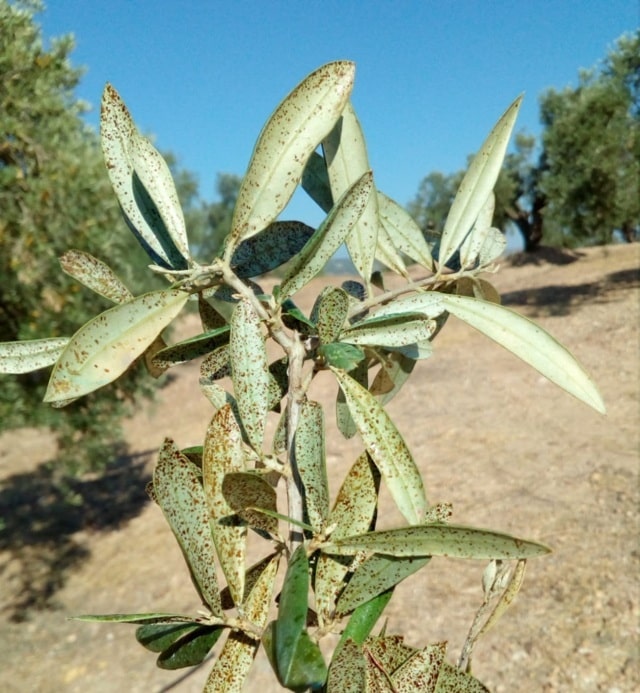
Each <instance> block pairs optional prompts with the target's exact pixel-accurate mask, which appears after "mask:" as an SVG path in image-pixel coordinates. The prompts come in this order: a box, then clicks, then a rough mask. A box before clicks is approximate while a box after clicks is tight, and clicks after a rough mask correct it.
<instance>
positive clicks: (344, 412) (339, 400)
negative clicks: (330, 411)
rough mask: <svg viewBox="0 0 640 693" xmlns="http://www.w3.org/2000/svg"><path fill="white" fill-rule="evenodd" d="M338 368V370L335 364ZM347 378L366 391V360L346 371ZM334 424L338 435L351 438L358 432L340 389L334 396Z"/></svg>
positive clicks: (367, 377)
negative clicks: (338, 431)
mask: <svg viewBox="0 0 640 693" xmlns="http://www.w3.org/2000/svg"><path fill="white" fill-rule="evenodd" d="M332 365H336V366H337V367H338V368H340V366H339V365H337V364H332ZM347 373H349V376H350V377H351V378H353V379H354V380H355V381H356V382H358V383H360V385H362V387H364V388H365V389H367V388H368V387H369V364H368V362H367V360H366V359H363V360H362V361H360V362H359V363H358V364H356V366H355V367H354V368H352V369H351V370H347ZM336 424H337V426H338V429H339V430H340V433H342V435H343V436H344V437H345V438H347V440H348V439H349V438H353V436H354V435H355V434H356V433H357V432H358V427H357V426H356V423H355V421H354V420H353V417H352V416H351V410H350V409H349V405H348V404H347V400H346V399H345V396H344V392H343V391H342V388H338V392H337V394H336Z"/></svg>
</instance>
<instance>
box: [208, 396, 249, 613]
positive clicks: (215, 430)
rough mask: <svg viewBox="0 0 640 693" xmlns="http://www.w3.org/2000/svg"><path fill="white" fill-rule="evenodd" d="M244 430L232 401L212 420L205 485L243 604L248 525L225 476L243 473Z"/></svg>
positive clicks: (220, 549)
mask: <svg viewBox="0 0 640 693" xmlns="http://www.w3.org/2000/svg"><path fill="white" fill-rule="evenodd" d="M244 470H245V456H244V450H243V447H242V433H241V431H240V426H239V425H238V422H237V421H236V417H235V416H234V414H233V411H232V409H231V406H230V405H229V404H227V405H225V406H224V407H222V409H219V410H218V411H217V412H216V413H215V414H214V415H213V418H212V419H211V422H210V424H209V427H208V428H207V433H206V436H205V439H204V449H203V452H202V486H203V489H204V493H205V497H206V499H207V507H208V508H209V517H210V523H211V533H212V534H213V541H214V543H215V546H216V551H217V553H218V558H219V559H220V565H221V567H222V571H223V572H224V575H225V577H226V579H227V585H228V587H229V590H230V592H231V597H232V598H233V601H234V604H236V605H240V604H242V599H243V596H244V574H245V556H246V539H247V526H246V524H245V523H244V522H243V520H242V519H241V518H240V517H239V516H238V515H236V513H235V510H234V508H232V507H231V505H230V504H229V503H228V502H227V499H226V498H225V496H224V493H223V482H224V478H225V475H226V474H227V473H229V472H243V471H244Z"/></svg>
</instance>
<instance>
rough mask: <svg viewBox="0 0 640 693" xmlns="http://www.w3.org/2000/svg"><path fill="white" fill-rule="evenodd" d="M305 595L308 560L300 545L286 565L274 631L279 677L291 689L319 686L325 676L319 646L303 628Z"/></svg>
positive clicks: (306, 605)
mask: <svg viewBox="0 0 640 693" xmlns="http://www.w3.org/2000/svg"><path fill="white" fill-rule="evenodd" d="M308 599H309V560H308V558H307V553H306V548H305V547H304V546H299V547H298V548H297V549H296V550H295V551H294V553H293V556H292V557H291V559H290V561H289V565H288V567H287V572H286V575H285V577H284V582H283V584H282V591H281V592H280V604H279V606H278V619H277V620H276V622H275V626H274V631H273V651H274V653H275V661H276V667H277V674H278V678H279V680H280V682H281V683H282V685H283V686H285V687H286V688H289V689H291V690H294V691H306V690H307V689H308V688H318V687H319V686H321V685H322V684H323V683H324V681H325V679H326V677H327V667H326V664H325V663H324V659H323V657H322V653H321V652H320V648H319V647H318V645H317V644H316V643H315V642H313V641H312V640H311V638H310V637H309V634H308V633H307V630H306V625H307V612H308Z"/></svg>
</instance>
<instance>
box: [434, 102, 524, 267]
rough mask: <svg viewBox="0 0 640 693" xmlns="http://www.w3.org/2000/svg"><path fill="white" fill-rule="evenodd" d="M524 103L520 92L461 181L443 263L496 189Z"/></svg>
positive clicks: (448, 223) (448, 225)
mask: <svg viewBox="0 0 640 693" xmlns="http://www.w3.org/2000/svg"><path fill="white" fill-rule="evenodd" d="M521 103H522V97H521V96H519V97H518V98H517V99H516V100H515V101H514V102H513V103H512V104H511V105H510V106H509V108H508V109H507V110H506V111H505V113H504V115H503V116H502V117H501V118H500V120H499V121H498V122H497V124H496V125H495V127H494V128H493V130H492V131H491V132H490V134H489V136H488V137H487V139H486V140H485V141H484V143H483V145H482V147H481V148H480V151H479V152H478V153H477V154H476V156H475V157H474V159H473V161H472V162H471V165H470V166H469V168H468V169H467V172H466V173H465V175H464V178H463V179H462V182H461V183H460V187H459V188H458V192H457V193H456V196H455V198H454V200H453V204H452V205H451V209H450V210H449V214H448V215H447V220H446V221H445V225H444V229H443V230H442V237H441V239H440V249H439V256H438V261H439V264H440V266H441V267H444V266H445V265H446V264H447V262H448V261H449V260H450V259H451V257H452V256H453V254H454V253H455V252H456V251H457V250H458V248H459V247H460V245H461V244H462V242H463V241H464V239H465V238H466V236H467V234H468V233H469V231H470V230H471V227H472V226H473V224H474V223H475V221H476V219H477V217H478V214H480V211H481V210H482V207H483V205H484V204H485V202H486V200H487V197H488V196H489V193H490V192H491V191H492V190H493V187H494V185H495V183H496V181H497V179H498V174H499V173H500V168H501V166H502V160H503V159H504V155H505V153H506V151H507V145H508V144H509V138H510V137H511V131H512V130H513V126H514V124H515V122H516V118H517V116H518V111H519V110H520V105H521Z"/></svg>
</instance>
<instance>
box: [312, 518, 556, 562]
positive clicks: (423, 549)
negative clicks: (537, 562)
mask: <svg viewBox="0 0 640 693" xmlns="http://www.w3.org/2000/svg"><path fill="white" fill-rule="evenodd" d="M320 548H321V549H322V550H323V551H326V552H328V553H335V554H337V555H342V556H345V555H346V556H348V555H352V554H354V553H357V552H358V551H371V552H372V553H381V554H385V555H388V556H399V557H411V556H450V557H452V558H483V559H492V558H503V559H519V558H533V557H535V556H543V555H545V554H547V553H549V551H550V549H548V548H547V547H546V546H544V545H543V544H538V543H537V542H534V541H526V540H524V539H518V538H516V537H512V536H510V535H508V534H502V533H500V532H494V531H491V530H486V529H478V528H476V527H464V526H462V525H450V524H432V525H418V526H414V527H402V528H400V529H388V530H381V531H378V532H368V533H366V534H360V535H359V536H351V537H344V538H339V539H335V538H333V537H332V538H331V541H329V542H327V543H325V544H323V545H322V546H321V547H320Z"/></svg>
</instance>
